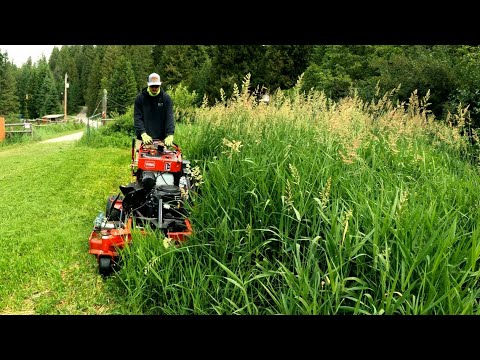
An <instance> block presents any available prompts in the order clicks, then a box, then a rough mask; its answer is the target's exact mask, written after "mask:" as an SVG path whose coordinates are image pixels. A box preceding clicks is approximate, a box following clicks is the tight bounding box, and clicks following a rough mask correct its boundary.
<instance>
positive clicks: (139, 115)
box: [133, 96, 145, 139]
mask: <svg viewBox="0 0 480 360" xmlns="http://www.w3.org/2000/svg"><path fill="white" fill-rule="evenodd" d="M133 128H134V129H135V135H136V136H137V139H141V135H142V134H143V133H144V132H145V124H144V122H143V106H142V101H141V99H140V97H139V96H138V97H137V98H136V99H135V103H134V106H133Z"/></svg>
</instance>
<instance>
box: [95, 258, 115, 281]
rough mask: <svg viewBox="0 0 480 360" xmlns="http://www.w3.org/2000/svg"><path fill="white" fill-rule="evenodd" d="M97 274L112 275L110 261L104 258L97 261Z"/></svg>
mask: <svg viewBox="0 0 480 360" xmlns="http://www.w3.org/2000/svg"><path fill="white" fill-rule="evenodd" d="M98 272H99V273H100V275H102V276H108V275H110V274H111V273H112V259H111V258H109V257H106V256H103V257H101V258H100V259H98Z"/></svg>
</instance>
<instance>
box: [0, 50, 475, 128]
mask: <svg viewBox="0 0 480 360" xmlns="http://www.w3.org/2000/svg"><path fill="white" fill-rule="evenodd" d="M152 72H157V73H159V74H160V76H161V78H162V82H163V87H164V88H167V89H168V88H172V89H175V88H177V87H181V88H184V89H187V90H188V91H189V92H190V93H191V94H193V95H194V96H192V99H193V100H192V105H193V106H200V105H201V104H207V105H208V104H210V105H213V104H214V103H215V102H217V101H219V100H221V99H222V98H224V97H227V98H228V97H229V96H230V95H231V94H232V92H233V89H234V84H241V83H242V79H243V78H244V77H245V75H246V74H250V84H251V89H250V90H251V91H252V93H255V92H257V93H262V92H268V93H273V92H275V91H276V90H277V89H281V90H288V89H291V88H293V87H294V85H295V84H296V82H297V81H298V79H299V77H300V76H302V75H303V76H302V90H303V91H305V92H308V91H309V90H311V89H314V90H319V91H323V92H324V93H325V94H326V96H328V97H329V98H331V99H332V100H339V99H341V98H342V97H345V96H348V95H351V94H352V93H355V94H356V95H358V96H360V97H361V98H362V99H364V100H366V101H370V100H373V99H375V98H378V97H379V96H381V95H383V94H384V93H387V92H391V94H392V98H393V100H394V101H398V102H400V103H401V102H407V101H408V99H409V97H410V95H411V94H412V93H413V92H414V91H416V92H417V94H418V96H419V97H420V98H421V97H424V96H427V94H428V96H429V97H428V101H429V103H428V106H429V109H430V110H431V112H432V113H433V114H434V115H435V116H436V118H438V119H445V118H446V117H447V115H448V114H449V113H453V112H456V111H457V110H458V109H459V108H466V109H467V111H468V114H469V115H470V117H471V120H472V124H471V125H472V126H473V127H479V125H480V93H479V89H480V47H479V46H468V45H63V46H62V47H55V48H54V49H53V51H52V53H51V55H50V57H49V58H48V59H47V58H46V57H45V56H43V57H42V58H41V59H40V60H38V61H37V62H35V63H32V61H31V59H29V60H28V61H27V62H26V63H25V64H23V65H22V66H21V67H17V66H16V65H14V64H13V62H12V61H10V60H9V58H8V53H7V52H4V53H2V52H1V51H0V115H4V116H15V117H23V118H37V117H41V116H43V115H45V114H52V113H63V109H64V106H63V101H64V86H65V84H64V83H65V74H68V84H69V87H68V97H67V107H68V109H70V110H71V111H72V112H75V111H78V110H79V109H80V107H81V106H84V105H86V106H87V109H88V110H87V112H88V115H89V116H92V115H95V114H98V112H99V111H100V110H101V101H102V97H103V94H104V89H105V90H107V94H108V96H107V97H108V111H109V112H110V113H113V112H114V113H118V114H123V113H125V112H126V111H127V108H128V107H129V106H131V105H132V104H133V101H134V98H135V96H136V95H137V93H138V92H139V91H140V90H141V89H142V88H143V87H145V86H146V82H147V76H148V74H150V73H152Z"/></svg>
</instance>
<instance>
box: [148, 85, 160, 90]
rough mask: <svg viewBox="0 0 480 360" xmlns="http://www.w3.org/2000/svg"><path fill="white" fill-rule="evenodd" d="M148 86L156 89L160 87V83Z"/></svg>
mask: <svg viewBox="0 0 480 360" xmlns="http://www.w3.org/2000/svg"><path fill="white" fill-rule="evenodd" d="M150 87H151V88H152V89H158V88H159V87H160V85H150Z"/></svg>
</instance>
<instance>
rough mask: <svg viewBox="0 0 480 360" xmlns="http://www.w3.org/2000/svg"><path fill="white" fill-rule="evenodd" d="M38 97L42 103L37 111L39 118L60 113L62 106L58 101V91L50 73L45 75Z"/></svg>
mask: <svg viewBox="0 0 480 360" xmlns="http://www.w3.org/2000/svg"><path fill="white" fill-rule="evenodd" d="M38 96H39V98H40V99H41V101H42V103H41V106H40V110H39V112H40V114H41V116H44V115H48V114H58V113H61V111H62V110H61V109H62V105H61V103H60V102H59V100H58V89H57V87H56V85H55V79H54V78H53V73H52V72H51V71H48V72H47V73H46V74H45V76H44V78H43V83H42V85H41V87H40V91H39V93H38Z"/></svg>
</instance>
